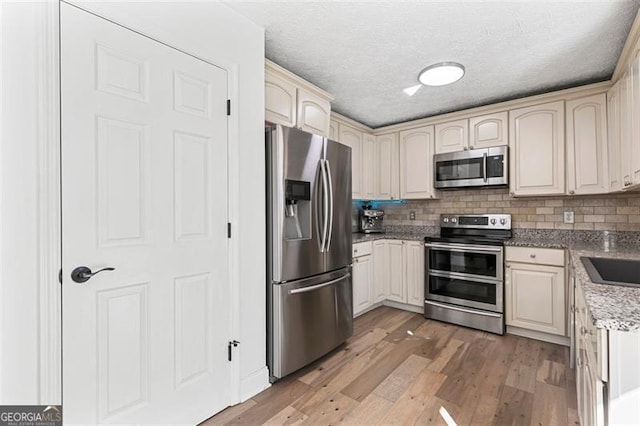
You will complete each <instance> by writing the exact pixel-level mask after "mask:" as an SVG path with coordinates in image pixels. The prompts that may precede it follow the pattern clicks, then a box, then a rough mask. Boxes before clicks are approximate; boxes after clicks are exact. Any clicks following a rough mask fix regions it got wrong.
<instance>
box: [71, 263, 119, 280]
mask: <svg viewBox="0 0 640 426" xmlns="http://www.w3.org/2000/svg"><path fill="white" fill-rule="evenodd" d="M115 270H116V268H102V269H98V270H97V271H95V272H91V269H89V268H87V267H86V266H78V267H77V268H76V269H74V270H73V271H71V279H72V280H73V281H75V282H77V283H84V282H87V281H89V278H91V277H92V276H94V275H95V274H99V273H100V272H103V271H115Z"/></svg>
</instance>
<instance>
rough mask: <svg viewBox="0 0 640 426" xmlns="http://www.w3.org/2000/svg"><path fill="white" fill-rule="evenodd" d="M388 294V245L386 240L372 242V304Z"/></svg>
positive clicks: (380, 300)
mask: <svg viewBox="0 0 640 426" xmlns="http://www.w3.org/2000/svg"><path fill="white" fill-rule="evenodd" d="M388 294H389V245H388V244H387V241H386V240H378V241H374V242H373V300H372V301H373V303H378V302H382V301H383V300H384V299H386V298H387V296H388Z"/></svg>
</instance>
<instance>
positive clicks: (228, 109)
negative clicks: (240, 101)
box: [227, 99, 231, 115]
mask: <svg viewBox="0 0 640 426" xmlns="http://www.w3.org/2000/svg"><path fill="white" fill-rule="evenodd" d="M227 115H231V99H227Z"/></svg>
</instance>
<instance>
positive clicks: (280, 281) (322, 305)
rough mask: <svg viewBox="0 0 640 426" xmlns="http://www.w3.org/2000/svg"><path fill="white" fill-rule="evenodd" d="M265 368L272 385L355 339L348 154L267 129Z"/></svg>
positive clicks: (320, 141)
mask: <svg viewBox="0 0 640 426" xmlns="http://www.w3.org/2000/svg"><path fill="white" fill-rule="evenodd" d="M265 136H266V137H265V140H266V152H267V168H266V169H267V257H268V259H267V298H268V301H267V317H268V318H267V336H268V337H267V354H268V355H267V358H268V359H267V362H268V365H269V371H270V375H271V380H272V381H275V380H277V379H279V378H281V377H284V376H286V375H288V374H289V373H292V372H294V371H296V370H298V369H299V368H301V367H304V366H305V365H307V364H309V363H310V362H311V361H314V360H316V359H318V358H320V357H321V356H323V355H325V354H326V353H328V352H330V351H331V350H332V349H334V348H335V347H337V346H339V345H340V344H341V343H342V342H344V341H345V340H346V339H347V338H348V337H350V336H351V335H352V334H353V302H352V298H353V294H352V280H351V148H349V147H348V146H345V145H342V144H340V143H338V142H335V141H332V140H329V139H327V138H325V137H322V136H318V135H313V134H311V133H307V132H304V131H302V130H298V129H292V128H288V127H283V126H281V125H273V126H268V127H267V128H266V135H265Z"/></svg>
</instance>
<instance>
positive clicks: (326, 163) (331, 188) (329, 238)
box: [324, 160, 333, 251]
mask: <svg viewBox="0 0 640 426" xmlns="http://www.w3.org/2000/svg"><path fill="white" fill-rule="evenodd" d="M324 162H325V168H324V170H325V172H326V174H327V181H328V182H329V203H330V208H329V232H328V233H327V244H326V246H325V251H329V249H330V248H331V235H333V183H331V164H330V163H329V160H324Z"/></svg>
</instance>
